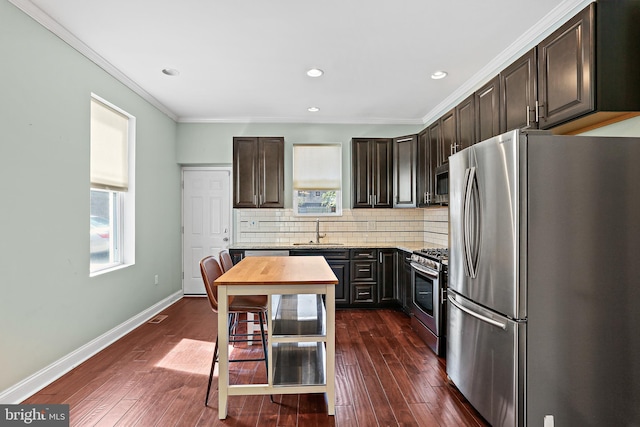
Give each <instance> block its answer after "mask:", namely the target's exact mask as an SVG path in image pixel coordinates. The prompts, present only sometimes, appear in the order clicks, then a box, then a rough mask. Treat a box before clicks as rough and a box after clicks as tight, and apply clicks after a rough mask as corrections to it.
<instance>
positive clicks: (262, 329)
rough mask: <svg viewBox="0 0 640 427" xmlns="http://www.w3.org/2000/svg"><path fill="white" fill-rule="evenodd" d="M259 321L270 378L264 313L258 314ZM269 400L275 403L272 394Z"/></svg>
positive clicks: (263, 351)
mask: <svg viewBox="0 0 640 427" xmlns="http://www.w3.org/2000/svg"><path fill="white" fill-rule="evenodd" d="M258 319H259V320H260V338H261V339H262V354H264V366H265V368H266V369H267V376H269V356H267V354H268V353H267V340H266V338H265V335H264V322H265V321H266V319H265V315H264V313H263V312H259V313H258ZM269 399H271V403H274V401H273V395H272V394H270V395H269Z"/></svg>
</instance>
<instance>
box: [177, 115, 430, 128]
mask: <svg viewBox="0 0 640 427" xmlns="http://www.w3.org/2000/svg"><path fill="white" fill-rule="evenodd" d="M178 123H239V124H246V123H280V124H285V123H291V124H341V125H415V126H420V125H422V124H423V121H422V119H420V118H416V119H389V118H337V117H324V118H318V119H314V120H310V119H308V118H298V117H226V118H203V117H180V118H179V119H178Z"/></svg>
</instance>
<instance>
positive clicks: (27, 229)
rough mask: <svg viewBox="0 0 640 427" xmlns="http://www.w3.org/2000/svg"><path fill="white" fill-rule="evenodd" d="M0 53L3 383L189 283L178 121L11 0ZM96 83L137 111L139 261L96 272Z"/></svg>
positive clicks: (0, 0) (4, 8)
mask: <svg viewBox="0 0 640 427" xmlns="http://www.w3.org/2000/svg"><path fill="white" fill-rule="evenodd" d="M0 58H2V59H1V61H2V65H1V66H0V138H1V140H0V162H1V167H0V194H1V196H2V202H0V288H1V293H0V366H2V368H0V392H1V391H2V390H5V389H7V388H9V387H10V386H12V385H14V384H16V383H18V382H19V381H21V380H23V379H25V378H26V377H28V376H30V375H31V374H33V373H35V372H37V371H38V370H40V369H42V368H44V367H46V366H48V365H49V364H51V363H53V362H54V361H56V360H58V359H60V358H61V357H63V356H65V355H67V354H69V353H70V352H72V351H74V350H76V349H78V348H79V347H81V346H82V345H84V344H86V343H88V342H90V341H91V340H93V339H95V338H96V337H98V336H100V335H102V334H103V333H105V332H107V331H108V330H110V329H112V328H114V327H115V326H117V325H119V324H121V323H122V322H124V321H125V320H127V319H129V318H131V317H132V316H134V315H136V314H138V313H140V312H142V311H143V310H145V309H147V308H149V307H150V306H152V305H154V304H155V303H157V302H158V301H161V300H162V299H164V298H165V297H167V296H169V295H170V294H173V293H175V292H177V291H179V290H180V289H181V276H180V272H181V248H180V245H181V237H180V212H181V208H180V206H181V192H180V191H181V190H180V167H179V165H177V164H176V158H175V156H176V153H175V140H176V127H177V125H176V123H175V122H174V121H173V120H171V119H170V118H168V117H167V116H166V115H164V114H162V113H161V112H159V111H158V110H157V109H156V108H154V107H152V106H151V105H150V104H148V103H147V102H146V101H144V100H143V99H142V98H140V97H139V96H138V95H136V94H134V93H133V92H132V91H131V90H129V89H128V88H126V87H125V86H123V85H122V84H121V83H119V82H118V81H116V80H115V79H114V78H112V77H111V76H109V75H108V74H107V73H105V72H104V71H103V70H102V69H100V68H99V67H97V66H96V65H95V64H94V63H93V62H91V61H89V60H87V59H86V58H85V57H84V56H82V55H81V54H79V53H78V52H77V51H75V50H74V49H72V48H71V47H69V46H68V45H67V44H65V43H64V42H63V41H61V40H60V39H59V38H57V37H56V36H55V35H53V34H52V33H50V32H49V31H48V30H46V29H45V28H43V27H42V26H40V25H39V24H37V23H36V22H35V21H33V20H32V19H31V18H29V17H28V16H27V15H25V14H24V13H22V12H21V11H19V10H18V9H17V8H15V7H14V6H13V5H11V4H10V3H8V2H7V1H6V0H0ZM91 92H94V93H96V94H97V95H99V96H101V97H103V98H105V99H106V100H108V101H109V102H112V103H113V104H115V105H117V106H119V107H120V108H122V109H124V110H125V111H127V112H129V113H130V114H132V115H134V116H135V117H136V118H137V142H136V146H137V152H136V160H137V161H136V189H137V191H136V264H135V265H134V266H131V267H128V268H124V269H121V270H118V271H114V272H110V273H108V274H103V275H101V276H97V277H93V278H90V277H89V105H90V104H89V101H90V95H91ZM156 274H157V275H159V279H160V283H159V284H158V285H154V275H156Z"/></svg>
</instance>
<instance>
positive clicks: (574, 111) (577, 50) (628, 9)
mask: <svg viewBox="0 0 640 427" xmlns="http://www.w3.org/2000/svg"><path fill="white" fill-rule="evenodd" d="M639 16H640V2H638V1H612V0H601V1H598V2H597V3H591V4H590V5H589V6H587V7H586V8H585V9H584V10H583V11H582V12H580V13H579V14H578V15H576V16H575V17H574V18H572V19H571V20H569V21H568V22H567V23H566V24H564V25H563V26H562V27H560V28H559V29H558V30H556V31H555V32H553V33H552V34H551V35H550V36H549V37H547V38H546V39H545V40H544V41H542V42H541V43H540V44H539V45H538V85H539V86H538V102H539V103H538V111H537V116H538V118H539V127H540V128H541V129H550V128H554V133H570V132H579V131H580V130H581V129H584V128H587V127H597V126H596V125H597V124H598V123H601V122H604V121H609V122H611V121H615V120H616V118H617V119H620V118H625V117H628V116H629V113H630V112H632V114H634V115H637V114H638V112H640V79H639V78H638V70H640V55H638V52H640V26H639V25H638V17H639Z"/></svg>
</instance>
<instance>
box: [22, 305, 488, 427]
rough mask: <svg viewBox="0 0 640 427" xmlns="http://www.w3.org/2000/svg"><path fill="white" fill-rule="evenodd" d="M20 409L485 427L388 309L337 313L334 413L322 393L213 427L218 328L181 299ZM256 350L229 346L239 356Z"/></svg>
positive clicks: (232, 404)
mask: <svg viewBox="0 0 640 427" xmlns="http://www.w3.org/2000/svg"><path fill="white" fill-rule="evenodd" d="M162 314H167V315H168V317H167V318H166V319H165V320H163V321H162V322H160V323H158V324H148V323H147V324H143V325H141V326H140V327H139V328H137V329H136V330H134V331H132V332H131V333H129V334H127V335H126V336H124V337H123V338H122V339H120V340H118V341H117V342H116V343H114V344H113V345H111V346H109V347H107V348H106V349H104V350H103V351H101V352H99V353H98V354H96V355H95V356H94V357H92V358H90V359H89V360H87V361H86V362H84V363H82V364H81V365H79V366H78V367H76V368H75V369H73V370H72V371H70V372H69V373H67V374H66V375H64V376H62V377H61V378H60V379H58V380H57V381H55V382H53V383H52V384H50V385H49V386H47V387H45V388H44V389H43V390H41V391H40V392H39V393H37V394H35V395H34V396H31V397H30V398H29V399H26V400H25V402H24V403H68V404H69V405H70V409H71V411H70V415H71V417H70V418H71V420H70V425H71V426H74V427H76V426H99V427H111V426H116V425H117V426H127V427H130V426H138V427H145V426H158V427H166V426H177V427H190V426H207V427H219V426H225V427H233V426H242V427H249V426H260V427H263V426H267V427H268V426H274V427H276V426H278V427H280V426H282V427H311V426H323V427H324V426H338V427H369V426H405V425H406V426H413V425H415V426H425V427H435V426H439V427H442V426H456V427H459V426H470V427H485V426H487V423H486V422H485V421H484V420H482V417H480V415H479V414H478V413H477V412H476V411H475V409H473V408H472V407H471V405H469V403H468V402H467V401H466V400H465V399H464V397H463V396H462V395H461V394H460V393H459V391H457V389H456V388H455V387H453V386H452V385H451V384H449V382H448V380H447V377H446V365H445V362H444V360H443V359H440V358H438V357H436V355H435V354H434V353H433V352H432V351H431V350H430V349H429V348H428V347H427V346H426V345H425V344H424V343H423V342H422V341H421V340H420V338H419V337H418V336H417V335H416V334H415V333H414V332H413V331H412V330H411V326H410V319H409V317H407V316H406V315H404V314H403V313H400V312H396V311H393V310H351V309H349V310H337V311H336V401H335V403H336V406H335V408H336V414H335V416H329V415H327V413H326V411H327V406H326V402H325V400H324V394H317V395H313V394H304V395H297V394H292V395H274V401H275V403H272V402H271V401H270V399H269V396H231V397H229V400H228V408H227V414H228V417H227V419H226V420H219V419H218V391H217V388H218V387H217V380H218V373H217V368H216V371H215V372H214V383H213V387H212V391H211V396H210V398H209V406H205V405H204V396H205V393H206V387H207V379H208V375H209V368H210V366H211V357H212V354H213V345H214V341H215V333H216V327H217V326H216V325H217V319H216V315H215V313H213V312H212V311H211V308H210V307H209V303H208V301H207V299H206V298H184V299H182V300H180V301H178V302H177V303H175V304H173V305H172V306H171V307H169V308H167V309H166V310H165V311H164V312H163V313H162ZM261 352H262V350H261V346H260V345H255V346H246V345H244V344H237V345H236V347H234V348H233V350H232V353H233V354H234V356H236V355H237V356H238V357H254V356H259V355H260V354H261ZM229 378H230V382H231V383H232V384H234V383H235V384H237V383H243V382H253V383H264V382H266V370H265V367H264V363H262V362H248V363H236V364H231V367H230V375H229Z"/></svg>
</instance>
